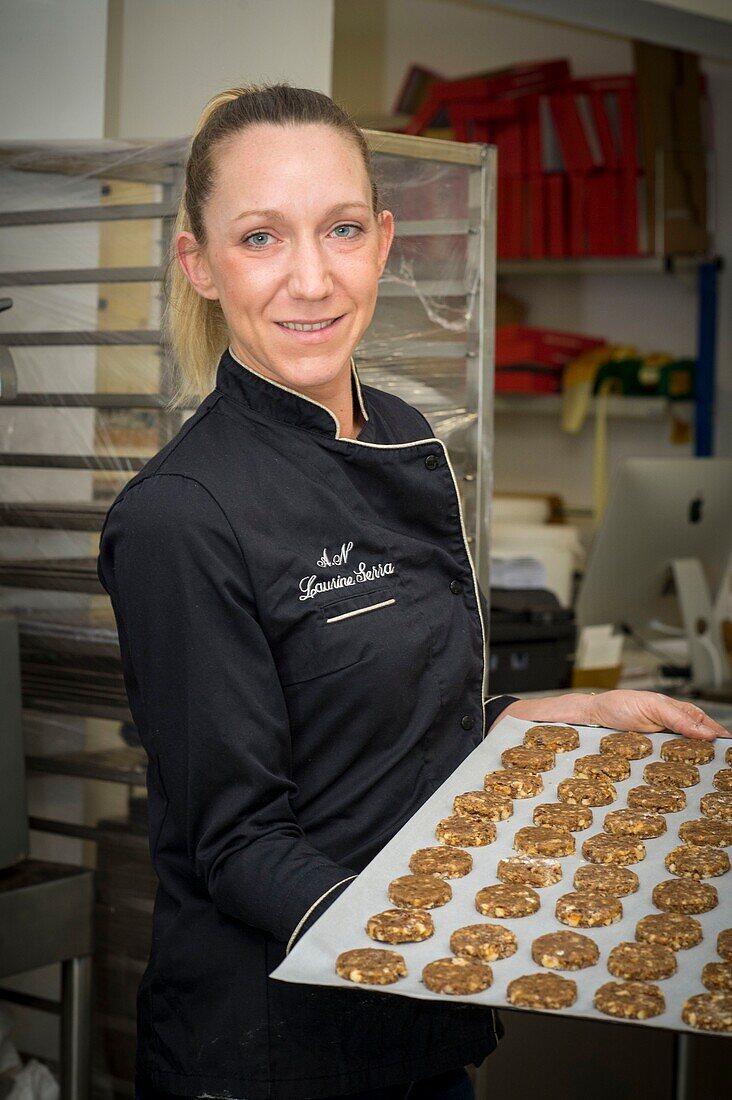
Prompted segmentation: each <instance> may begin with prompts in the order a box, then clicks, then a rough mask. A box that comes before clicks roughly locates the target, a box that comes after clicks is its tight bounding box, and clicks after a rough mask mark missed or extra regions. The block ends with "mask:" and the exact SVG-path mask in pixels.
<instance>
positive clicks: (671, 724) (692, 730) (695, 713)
mask: <svg viewBox="0 0 732 1100" xmlns="http://www.w3.org/2000/svg"><path fill="white" fill-rule="evenodd" d="M651 694H652V696H653V704H652V708H648V709H650V710H652V717H653V720H654V721H657V722H658V724H659V725H662V726H664V727H665V728H666V729H668V730H671V731H672V732H673V733H681V734H683V735H684V737H691V738H694V739H696V740H698V741H713V740H714V738H715V737H732V734H731V733H729V732H728V731H727V730H726V729H725V728H724V726H720V724H719V722H715V721H714V719H713V718H710V717H709V715H708V714H706V713H705V712H704V711H703V710H702V709H701V707H698V706H697V705H696V703H689V702H685V701H683V700H680V699H671V698H669V696H668V695H660V694H658V693H656V692H653V693H651ZM644 709H646V708H644ZM647 713H648V711H647ZM650 716H651V715H649V717H650Z"/></svg>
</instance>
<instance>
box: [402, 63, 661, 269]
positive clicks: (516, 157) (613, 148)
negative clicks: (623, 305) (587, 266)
mask: <svg viewBox="0 0 732 1100" xmlns="http://www.w3.org/2000/svg"><path fill="white" fill-rule="evenodd" d="M436 122H439V123H440V124H441V125H447V124H448V122H449V125H450V126H451V128H452V130H453V133H454V136H455V138H456V140H458V141H479V142H486V143H489V144H492V145H495V146H496V147H497V150H498V202H497V207H498V226H497V241H498V255H499V257H500V258H502V259H505V258H510V257H516V258H522V257H534V258H540V257H544V256H554V257H558V256H619V255H626V256H627V255H636V254H637V253H638V251H639V245H638V186H639V173H640V168H639V156H638V136H637V126H636V109H635V78H634V77H633V76H632V75H620V76H600V77H589V78H584V79H572V78H571V77H570V73H569V65H568V63H567V62H566V61H564V60H558V61H547V62H543V63H530V64H527V65H519V66H515V67H514V68H512V69H505V70H501V71H500V72H496V73H492V74H489V73H485V74H481V75H479V76H473V77H468V78H464V79H460V80H436V81H435V82H434V83H433V84H432V85H431V86H430V88H429V90H428V93H427V96H426V98H425V100H424V102H423V104H422V106H421V107H420V108H419V110H418V111H417V112H416V113H415V115H414V117H413V118H412V119H411V121H410V123H409V124H408V126H407V127H406V128H405V132H406V133H414V134H417V133H421V132H423V131H424V129H425V128H426V127H427V126H429V125H434V124H435V123H436Z"/></svg>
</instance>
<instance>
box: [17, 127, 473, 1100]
mask: <svg viewBox="0 0 732 1100" xmlns="http://www.w3.org/2000/svg"><path fill="white" fill-rule="evenodd" d="M367 139H368V141H369V143H370V145H371V147H372V150H373V152H374V162H375V167H376V172H377V178H378V182H379V188H380V193H381V202H382V205H383V206H384V207H385V208H387V209H390V210H392V211H393V213H394V217H395V222H396V236H395V240H394V243H393V246H392V250H391V253H390V257H389V261H388V265H387V268H386V270H385V272H384V274H383V277H382V280H381V285H380V288H379V297H378V302H377V307H376V311H375V315H374V318H373V321H372V324H371V326H370V327H369V329H368V331H367V332H366V334H365V336H364V339H363V341H362V343H361V345H360V346H359V348H357V349H356V352H355V358H356V362H357V364H358V367H359V372H360V376H361V379H362V381H363V382H364V383H365V384H367V385H373V386H376V387H379V388H381V389H385V390H388V391H390V392H392V393H395V394H397V395H398V396H400V397H402V398H404V399H405V400H406V401H408V402H410V403H411V404H414V405H416V406H417V407H418V408H419V409H421V410H422V411H423V412H424V414H425V415H426V416H427V418H428V419H429V421H430V423H431V424H432V426H433V430H434V431H435V433H436V435H437V436H438V437H440V438H442V439H443V440H444V441H445V443H446V444H447V445H448V447H449V452H450V456H451V461H452V465H453V467H454V471H455V476H456V479H457V481H458V485H459V488H460V491H461V495H462V498H463V511H464V519H465V526H466V535H467V538H468V539H469V541H470V543H471V546H472V550H473V556H474V559H475V561H476V566H477V568H478V571H479V574H481V579H482V581H483V583H484V585H487V572H486V570H487V545H486V544H485V538H484V529H483V519H484V515H485V512H486V509H485V502H486V501H487V500H488V499H489V494H490V451H491V439H490V430H489V427H490V424H491V415H490V408H489V404H488V402H489V401H490V398H491V396H492V330H493V300H494V280H493V264H494V259H493V248H494V234H493V224H492V218H493V213H492V212H493V209H494V201H495V195H494V178H495V176H494V174H495V159H494V157H493V154H492V151H491V150H487V148H486V147H479V146H467V145H466V146H457V145H455V144H453V143H449V142H434V141H430V140H427V139H423V138H405V137H403V136H401V135H392V134H383V133H377V132H367ZM187 145H188V142H187V141H184V140H182V141H174V142H166V143H133V142H112V141H104V142H94V143H92V142H75V143H68V142H55V143H12V144H5V145H2V146H0V282H2V289H0V306H2V309H1V310H0V614H2V613H7V612H10V613H11V614H14V615H15V616H16V617H17V619H18V621H19V629H20V644H21V668H22V688H23V703H24V734H25V743H26V760H27V766H28V779H29V782H28V796H29V813H30V824H31V838H32V853H33V855H34V856H36V857H37V858H51V859H63V860H66V861H70V862H76V861H81V862H83V863H85V864H87V865H93V866H94V867H95V868H96V882H97V901H96V907H95V939H96V944H97V950H96V956H95V961H96V973H97V982H96V993H95V998H96V1013H95V1019H94V1023H95V1031H94V1050H93V1055H94V1065H95V1092H96V1093H98V1094H99V1093H105V1094H109V1095H110V1097H111V1096H112V1094H113V1092H114V1089H115V1088H116V1086H117V1085H118V1084H119V1081H121V1080H126V1081H131V1080H132V1077H133V1071H134V1017H135V995H136V989H137V985H138V983H139V979H140V976H141V974H142V971H143V969H144V965H145V960H146V958H147V954H148V950H149V938H150V929H151V914H152V899H153V895H154V885H155V884H154V879H153V876H152V870H151V868H150V862H149V853H148V850H147V821H146V800H145V791H144V786H145V768H146V758H145V754H144V752H143V750H142V748H141V746H140V743H139V738H138V736H137V732H136V730H135V728H134V725H133V724H132V721H131V716H130V714H129V710H128V706H127V700H126V697H125V692H124V684H123V681H122V672H121V666H120V660H119V647H118V643H117V634H116V629H115V624H114V618H113V615H112V611H111V607H110V604H109V601H108V598H107V596H106V593H104V591H103V589H102V588H101V587H100V585H99V581H98V578H97V575H96V569H95V558H96V554H97V549H98V539H99V531H100V529H101V525H102V521H103V518H104V514H105V512H106V510H107V508H108V506H109V504H110V503H111V501H112V500H113V499H114V497H115V496H116V494H117V492H118V491H119V490H120V488H121V487H122V486H123V485H124V484H125V482H126V481H127V480H128V479H129V478H130V477H131V476H132V474H133V473H134V471H135V470H137V469H139V468H140V467H141V466H142V465H143V464H144V463H145V461H146V460H147V459H148V458H149V457H151V456H152V455H153V454H155V453H156V452H157V451H158V450H159V448H160V447H161V446H162V445H163V444H164V443H165V442H166V441H167V440H168V439H169V438H170V437H171V436H172V435H173V434H174V433H175V432H176V431H177V429H178V427H179V426H180V425H181V424H182V423H183V421H184V420H185V418H186V417H187V416H189V415H190V412H191V410H189V409H183V410H179V411H177V412H172V413H171V412H170V411H168V410H166V408H165V405H166V402H167V400H168V397H169V395H170V393H171V390H172V378H171V370H170V359H169V353H168V350H167V348H166V347H165V346H164V344H163V343H162V341H161V333H160V324H161V315H162V306H163V301H162V293H163V284H162V274H163V269H164V266H165V263H166V261H167V255H168V242H169V236H170V233H171V231H172V228H173V223H174V218H175V213H176V208H177V201H178V196H179V193H180V187H181V181H182V173H183V165H184V161H185V156H186V153H187ZM9 302H12V305H10V308H7V305H8V304H9ZM481 546H482V547H483V549H482V550H481Z"/></svg>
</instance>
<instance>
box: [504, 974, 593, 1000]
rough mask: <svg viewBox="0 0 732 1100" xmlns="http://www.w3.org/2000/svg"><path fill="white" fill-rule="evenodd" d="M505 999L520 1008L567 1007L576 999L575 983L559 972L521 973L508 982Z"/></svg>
mask: <svg viewBox="0 0 732 1100" xmlns="http://www.w3.org/2000/svg"><path fill="white" fill-rule="evenodd" d="M506 1000H507V1001H508V1003H509V1004H510V1005H516V1006H517V1007H520V1008H569V1006H570V1005H573V1004H574V1002H575V1001H576V1000H577V984H576V983H575V982H573V981H572V980H571V979H570V978H562V977H560V975H559V974H546V973H541V974H523V975H522V976H521V977H520V978H514V979H513V981H512V982H509V983H508V988H507V989H506Z"/></svg>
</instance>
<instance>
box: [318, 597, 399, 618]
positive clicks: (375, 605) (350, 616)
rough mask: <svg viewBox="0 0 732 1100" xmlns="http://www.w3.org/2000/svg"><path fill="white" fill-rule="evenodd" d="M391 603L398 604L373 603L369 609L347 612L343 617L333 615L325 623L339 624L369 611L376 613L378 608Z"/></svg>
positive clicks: (387, 602) (391, 601) (390, 601)
mask: <svg viewBox="0 0 732 1100" xmlns="http://www.w3.org/2000/svg"><path fill="white" fill-rule="evenodd" d="M390 603H396V600H382V601H381V603H372V604H369V606H368V607H359V609H358V610H357V611H346V612H345V613H344V614H343V615H333V617H332V618H330V619H326V620H325V621H326V622H327V623H339V622H340V621H341V619H351V618H353V616H354V615H365V614H366V612H367V611H376V609H377V607H388V606H389V604H390Z"/></svg>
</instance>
